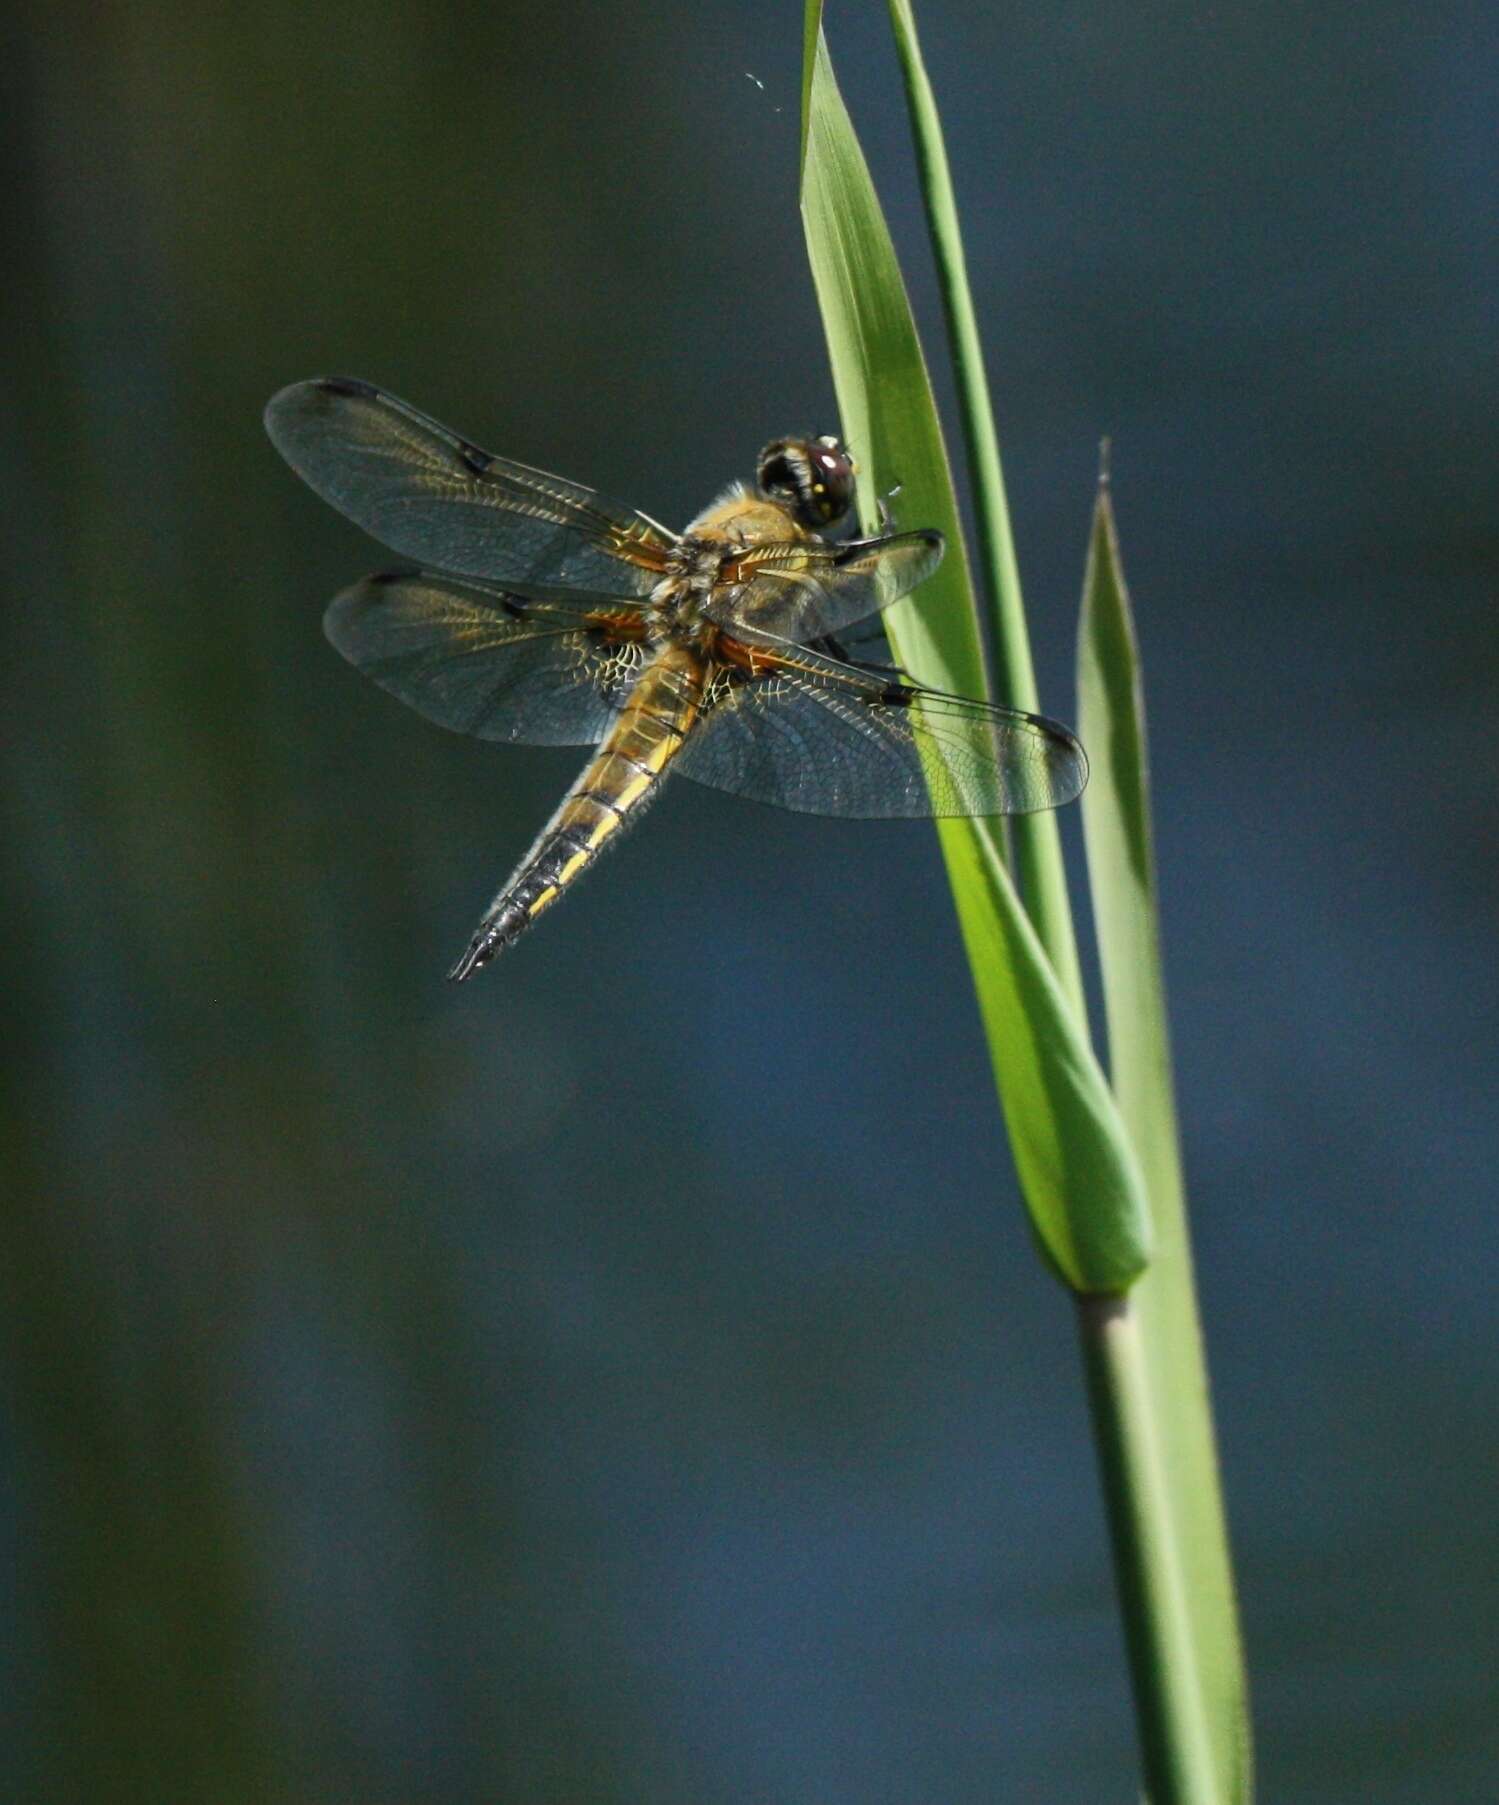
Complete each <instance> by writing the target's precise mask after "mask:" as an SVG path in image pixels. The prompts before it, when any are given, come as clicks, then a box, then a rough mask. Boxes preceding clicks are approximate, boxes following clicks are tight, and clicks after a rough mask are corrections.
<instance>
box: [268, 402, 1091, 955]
mask: <svg viewBox="0 0 1499 1805" xmlns="http://www.w3.org/2000/svg"><path fill="white" fill-rule="evenodd" d="M265 417H266V428H267V430H268V432H269V433H270V436H271V439H272V442H273V443H274V444H275V446H276V449H277V450H278V451H279V452H280V453H281V455H282V456H283V457H284V458H285V459H286V461H287V463H289V464H290V465H291V467H292V469H293V470H295V471H296V472H297V474H298V475H299V476H300V477H302V478H303V480H304V481H305V482H307V483H308V484H309V485H310V486H311V487H312V488H313V489H314V490H315V491H316V492H317V493H318V494H319V495H320V496H322V497H323V499H324V500H325V501H328V502H331V503H332V505H333V506H334V507H335V508H337V509H338V510H339V511H340V512H341V513H343V514H344V515H346V516H347V517H348V518H349V519H350V520H352V521H353V522H354V523H355V524H356V525H358V526H360V527H362V528H363V529H364V530H365V531H366V532H368V533H369V534H371V535H372V536H373V537H374V538H376V539H378V540H380V541H381V542H382V543H383V544H384V545H385V546H387V547H388V548H389V549H390V550H392V551H394V552H396V553H397V554H399V555H400V556H401V557H403V558H406V559H409V560H411V561H412V562H413V563H414V565H415V568H403V569H397V570H386V571H382V572H379V573H377V574H376V575H373V576H369V577H366V578H364V580H363V581H362V582H359V583H356V584H354V585H353V587H352V588H349V589H345V590H344V591H343V592H342V593H341V594H339V595H338V596H336V597H335V598H334V600H333V601H332V603H331V604H330V605H329V607H328V610H327V614H326V616H325V618H324V627H325V630H326V632H327V635H328V638H329V639H330V640H331V641H332V643H333V645H334V646H335V647H336V649H337V650H338V651H339V652H341V653H342V654H343V656H344V657H345V658H346V659H347V660H348V661H349V662H350V664H352V665H354V666H355V667H356V668H357V669H358V670H360V671H362V672H364V674H365V675H366V676H367V677H370V678H372V679H373V680H374V681H375V682H376V683H377V684H379V685H380V686H381V688H383V689H385V690H388V691H389V692H390V693H391V694H392V695H394V696H396V697H398V698H399V699H400V700H401V701H402V702H405V703H407V704H409V706H411V707H412V708H414V709H416V710H417V711H418V712H419V713H420V714H422V715H424V716H426V718H427V719H428V720H430V721H435V722H436V723H437V724H438V725H439V726H442V727H447V728H451V729H454V730H456V731H458V732H460V733H466V734H472V735H475V736H477V737H478V738H479V739H483V740H495V741H502V742H508V743H510V744H517V745H540V746H591V747H593V749H594V750H593V754H592V756H591V758H590V759H589V761H588V763H587V765H586V766H585V767H584V769H583V771H582V773H581V774H580V775H579V777H578V778H577V781H576V782H575V783H574V784H573V785H572V787H571V789H569V790H568V792H567V794H566V795H565V796H564V797H563V799H562V802H561V805H560V806H559V807H558V808H557V810H556V812H555V813H554V814H553V815H552V817H551V819H550V820H549V821H548V822H547V824H546V826H545V827H543V828H542V830H541V833H540V834H539V835H538V837H537V838H536V840H535V842H534V844H533V845H532V846H531V848H530V850H529V851H528V852H527V853H526V854H525V856H524V857H523V858H522V859H521V861H520V863H519V865H518V866H517V867H516V869H515V871H514V873H513V874H512V876H511V877H510V878H509V879H508V881H507V882H506V883H505V884H504V885H503V887H502V888H501V889H500V890H499V892H498V893H497V894H496V896H495V897H494V899H493V901H492V902H491V903H490V905H489V907H488V908H487V909H486V910H485V911H484V915H483V918H482V919H481V920H480V922H479V925H478V927H477V928H476V929H475V931H474V933H473V936H472V938H471V939H470V941H469V943H468V946H467V948H466V949H465V950H464V952H463V954H462V956H461V957H460V958H459V959H458V961H457V963H456V964H455V965H454V966H453V968H452V970H451V971H450V972H449V974H448V975H449V977H450V978H453V979H456V980H459V981H461V980H463V979H466V978H469V977H471V976H472V975H473V974H474V973H475V972H477V971H479V970H480V969H481V968H482V967H484V966H486V965H487V964H489V962H490V961H491V960H492V959H494V958H495V956H496V955H497V954H499V953H500V952H502V951H503V950H504V949H505V948H507V947H509V946H511V945H512V944H513V943H514V942H515V941H516V940H517V939H518V938H519V937H520V935H521V934H522V933H523V932H524V931H525V930H526V929H527V928H528V927H529V926H530V925H531V924H532V922H534V921H535V920H536V919H537V917H538V916H540V915H541V914H542V913H543V912H544V911H545V910H547V909H549V908H551V907H552V905H553V904H554V903H555V902H556V901H557V900H558V898H559V897H561V896H562V895H563V894H564V892H565V891H566V890H567V889H568V888H569V886H570V885H572V884H573V883H574V882H575V881H576V880H577V878H578V877H579V876H580V875H581V874H582V873H583V872H584V871H586V870H587V869H588V868H589V867H590V866H591V865H592V864H593V863H594V862H595V860H596V859H597V858H598V856H599V854H600V853H601V852H602V851H603V850H604V849H605V848H606V847H608V846H610V845H612V844H613V843H614V842H615V841H617V840H618V839H619V837H620V835H621V834H622V833H623V832H624V830H625V829H626V828H627V827H628V826H630V825H631V824H632V823H633V822H634V821H635V820H637V819H638V817H639V816H640V814H641V812H642V810H643V809H644V808H645V806H646V805H647V804H648V803H649V802H650V801H651V800H652V799H653V798H654V797H655V795H656V794H657V792H658V791H659V790H660V788H661V785H662V783H663V782H664V780H665V779H666V778H667V777H668V776H669V775H671V774H672V773H678V774H680V775H681V776H683V777H689V778H692V779H693V780H694V781H695V782H697V783H700V784H705V785H707V786H709V787H710V788H712V789H716V790H725V791H730V792H732V793H734V794H735V795H739V796H747V797H749V798H751V799H752V800H754V801H756V802H765V803H772V804H774V805H776V806H778V807H780V808H784V809H794V810H798V811H800V812H802V813H806V814H813V815H837V816H850V817H857V818H861V819H890V818H896V817H931V816H980V815H1014V814H1026V813H1030V812H1032V811H1035V810H1038V809H1050V808H1056V807H1058V806H1060V805H1061V804H1063V803H1066V802H1070V801H1071V800H1073V798H1074V797H1076V796H1078V795H1079V794H1080V793H1081V791H1082V789H1083V786H1084V784H1085V783H1086V782H1087V776H1088V761H1087V759H1086V757H1085V756H1084V753H1083V749H1082V747H1081V746H1080V745H1079V744H1078V742H1077V740H1076V739H1075V738H1074V736H1073V735H1072V734H1071V733H1070V732H1069V731H1068V729H1067V728H1066V727H1064V726H1062V725H1060V724H1059V723H1058V722H1056V721H1050V720H1046V719H1045V718H1043V717H1041V716H1039V715H1033V714H1026V713H1023V712H1021V711H1020V710H1018V709H1013V708H1005V707H999V706H996V705H994V704H991V703H987V702H980V701H975V700H971V699H969V698H967V697H963V696H955V695H947V694H944V693H943V692H941V691H939V690H934V689H927V688H924V687H922V686H921V685H920V684H917V683H914V682H912V681H911V680H910V678H909V677H908V676H907V675H906V673H905V672H903V671H902V670H901V669H899V668H898V667H897V666H894V665H891V664H886V663H876V662H871V661H866V660H863V659H860V658H858V657H856V656H853V655H852V654H851V653H850V652H849V651H848V649H847V648H846V646H845V645H844V643H843V639H842V638H840V635H844V636H846V635H847V634H848V632H849V630H850V629H852V628H855V627H857V626H858V625H859V623H861V622H865V621H868V620H870V619H871V617H877V616H878V615H879V614H880V612H881V611H882V610H883V609H885V608H887V607H888V606H889V605H890V604H891V603H892V602H894V601H897V600H898V599H899V598H900V597H902V596H905V595H909V594H910V593H911V591H912V590H914V589H915V588H916V587H917V586H918V585H919V584H920V583H922V582H923V581H924V580H925V579H926V578H927V577H929V576H930V575H931V573H932V572H933V571H934V570H935V569H936V568H937V565H938V563H939V562H940V560H941V558H942V553H943V538H942V535H941V533H939V532H936V531H934V530H931V529H923V530H919V531H913V532H896V531H892V530H883V531H881V532H880V533H879V534H877V535H875V536H873V537H864V538H860V537H854V538H843V539H840V538H837V537H835V536H832V534H831V533H830V529H834V528H836V527H837V525H838V523H839V522H840V521H841V520H842V519H843V518H844V516H845V515H846V514H847V513H848V511H849V508H850V506H851V504H852V502H853V499H854V493H855V481H856V469H855V465H854V461H853V458H852V457H851V456H850V454H849V452H848V451H847V449H846V448H845V447H844V446H843V445H842V444H841V443H840V442H839V441H838V439H836V438H834V437H832V436H826V435H825V436H821V437H807V438H785V439H776V440H774V441H772V442H771V443H770V444H769V445H767V446H766V447H765V449H764V450H763V451H762V452H761V454H760V458H759V462H758V465H757V471H756V479H755V481H754V482H753V483H746V482H736V483H733V484H731V485H730V486H729V487H728V488H726V489H725V490H724V491H723V492H722V493H721V494H719V495H718V497H717V498H716V499H715V500H714V501H712V502H711V503H710V504H709V505H708V506H707V507H706V508H705V509H703V511H702V512H701V513H700V514H698V515H697V517H696V518H695V519H694V520H692V521H690V522H689V523H688V525H687V526H686V527H685V528H684V529H683V531H682V532H681V533H674V532H672V531H670V530H669V529H668V528H666V527H664V526H662V525H661V524H660V523H659V522H657V521H655V520H652V519H651V518H650V517H649V516H648V515H646V514H642V513H638V512H636V511H635V510H634V509H632V508H627V507H622V506H620V505H618V504H617V503H615V502H611V501H608V500H606V499H605V498H604V497H603V496H602V495H600V494H598V493H597V492H596V491H595V490H593V489H590V488H586V487H584V486H583V485H581V484H578V483H573V482H568V481H566V480H565V479H563V478H562V477H557V476H550V475H548V474H547V473H546V472H545V471H542V470H536V469H533V468H531V467H530V466H529V465H526V464H519V463H513V462H511V461H510V460H508V459H506V458H501V457H496V456H494V455H492V454H491V453H489V452H487V451H481V450H480V449H479V447H478V446H477V445H475V444H473V443H472V442H471V441H469V440H468V439H465V438H463V437H462V436H461V435H460V434H458V433H455V432H452V431H450V430H449V429H448V428H447V427H445V426H441V425H439V424H438V422H437V421H435V420H433V419H430V418H428V416H427V415H425V414H423V413H420V412H419V411H418V410H417V409H416V408H414V407H412V406H410V405H409V404H408V403H407V402H404V401H400V400H397V399H396V397H395V396H394V395H390V394H387V393H385V392H384V391H383V390H381V389H378V388H376V387H375V386H374V385H373V384H371V383H368V382H361V381H357V380H354V379H352V378H347V377H321V378H318V379H315V380H313V381H310V382H298V383H293V384H292V385H291V386H290V387H289V388H285V389H282V390H281V392H280V393H279V394H277V395H276V396H275V397H274V398H273V399H272V400H271V402H270V404H269V406H268V407H267V409H266V416H265ZM886 524H887V526H888V522H887V523H886Z"/></svg>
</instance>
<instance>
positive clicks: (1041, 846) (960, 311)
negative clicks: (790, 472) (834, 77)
mask: <svg viewBox="0 0 1499 1805" xmlns="http://www.w3.org/2000/svg"><path fill="white" fill-rule="evenodd" d="M890 19H891V24H892V26H893V27H894V31H895V45H896V50H897V52H898V54H899V57H900V66H901V73H902V75H903V76H904V78H905V84H906V100H907V104H908V106H909V108H910V113H911V134H912V139H913V141H914V143H915V147H916V162H917V168H918V171H919V173H920V177H921V186H922V192H923V194H924V196H925V201H926V217H927V226H928V229H929V231H930V233H931V240H932V254H933V258H934V260H935V263H936V268H937V281H938V285H939V287H940V288H941V291H942V305H943V309H944V312H945V313H946V316H947V330H948V336H949V338H950V339H951V342H952V352H953V369H954V373H955V375H956V378H957V385H958V397H959V403H960V406H959V417H960V420H961V424H962V432H963V445H964V450H965V452H966V454H967V458H968V468H969V472H970V474H971V475H972V478H973V516H974V527H975V536H976V538H977V540H978V560H977V564H978V570H979V575H980V581H981V583H982V586H983V590H984V594H985V597H986V600H987V602H988V605H989V611H990V615H991V618H992V620H993V623H994V632H993V633H992V634H991V635H990V637H989V644H990V645H991V646H992V648H993V656H994V661H995V665H996V669H995V671H994V678H993V684H992V688H993V691H994V692H995V693H994V699H995V700H996V701H1000V702H1006V703H1008V704H1009V705H1010V706H1011V707H1013V708H1024V709H1028V710H1029V711H1030V712H1031V713H1032V714H1036V713H1039V712H1040V701H1039V698H1038V695H1037V691H1036V673H1035V666H1034V664H1033V662H1032V660H1031V645H1030V635H1029V634H1028V633H1027V631H1026V624H1025V603H1024V600H1023V598H1022V595H1021V589H1020V566H1019V562H1018V560H1017V558H1016V556H1015V538H1014V534H1013V532H1012V531H1011V527H1010V506H1009V502H1008V500H1007V498H1006V496H1005V485H1004V473H1003V469H1002V467H1001V465H1000V458H999V434H998V432H997V431H996V430H995V425H994V409H993V406H992V405H991V402H990V398H989V379H988V376H987V375H986V373H985V370H984V352H983V346H982V344H981V343H980V340H979V329H978V319H977V316H976V315H975V313H974V309H973V295H972V292H971V290H970V289H969V286H968V263H967V259H966V257H965V256H964V253H963V238H962V233H961V231H960V230H959V227H958V203H957V196H956V195H955V193H954V192H953V184H952V172H951V170H950V169H949V167H948V162H947V146H946V143H945V142H944V140H943V136H942V124H941V121H940V119H939V118H938V115H937V103H936V100H935V98H934V97H933V94H932V84H931V82H930V80H929V79H928V77H927V72H926V65H925V64H924V63H923V62H922V59H921V46H920V44H919V42H918V41H917V37H916V20H915V18H914V16H913V15H912V12H911V7H910V4H909V0H890ZM1009 833H1010V843H1011V845H1012V846H1013V847H1014V850H1015V863H1016V866H1017V868H1018V875H1019V879H1020V891H1021V895H1022V896H1023V897H1024V898H1025V905H1026V910H1027V912H1028V913H1029V915H1030V917H1031V920H1032V921H1033V922H1034V923H1035V925H1036V932H1037V933H1038V934H1039V935H1040V937H1041V944H1042V946H1044V947H1045V948H1046V953H1047V957H1048V958H1049V959H1050V960H1051V963H1052V966H1053V968H1054V970H1055V971H1056V974H1057V976H1058V978H1059V979H1060V980H1061V983H1062V988H1063V990H1064V991H1066V993H1067V996H1068V998H1069V1000H1070V1001H1071V1003H1072V1006H1073V1008H1074V1009H1076V1011H1077V1013H1078V1019H1079V1020H1080V1021H1082V1022H1086V1021H1087V1007H1086V1004H1085V1003H1084V1000H1083V979H1082V971H1081V969H1080V967H1079V965H1078V957H1077V938H1076V935H1075V934H1074V933H1073V928H1072V905H1071V903H1070V901H1069V899H1068V895H1067V875H1066V871H1065V868H1064V866H1063V864H1062V843H1061V835H1060V832H1059V831H1058V827H1057V820H1056V816H1055V815H1052V814H1040V815H1022V816H1019V817H1017V818H1016V819H1015V820H1013V821H1011V822H1010V824H1009Z"/></svg>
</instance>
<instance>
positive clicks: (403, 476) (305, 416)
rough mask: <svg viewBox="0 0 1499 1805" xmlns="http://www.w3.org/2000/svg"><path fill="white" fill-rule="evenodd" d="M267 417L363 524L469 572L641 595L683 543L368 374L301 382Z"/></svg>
mask: <svg viewBox="0 0 1499 1805" xmlns="http://www.w3.org/2000/svg"><path fill="white" fill-rule="evenodd" d="M265 424H266V431H267V432H268V433H269V434H270V435H271V440H272V442H273V444H274V445H275V447H276V449H277V450H278V451H279V452H280V453H281V455H282V457H284V458H285V459H286V461H287V463H288V464H290V465H291V467H292V469H293V470H295V471H296V473H297V474H298V476H300V477H301V478H302V479H303V480H304V481H305V482H307V483H308V484H309V485H310V486H311V487H312V488H314V489H316V491H317V492H318V494H319V495H321V496H322V497H323V499H324V500H325V501H329V502H331V503H332V504H333V506H334V507H335V508H337V509H338V510H339V511H340V512H341V513H343V514H347V515H348V517H349V519H350V520H352V521H354V522H355V524H356V525H358V526H362V527H363V528H364V530H365V531H366V532H367V533H371V534H373V535H374V537H375V538H376V539H379V540H381V541H382V542H383V543H384V544H386V545H388V546H390V548H391V549H392V550H393V551H397V552H400V553H401V554H402V555H403V556H405V557H408V558H414V559H416V560H417V561H418V562H420V563H424V564H435V565H437V566H439V567H440V568H441V569H443V570H452V571H457V572H459V573H460V574H461V575H463V576H469V577H481V578H483V577H489V578H494V579H496V580H498V581H500V582H504V583H566V584H573V585H576V586H577V587H579V588H584V589H588V588H600V589H604V590H608V591H610V592H615V591H624V592H626V593H628V594H631V595H639V594H643V593H644V592H645V591H646V590H648V589H649V588H650V587H651V585H652V584H653V583H654V582H655V581H656V579H657V578H658V577H659V576H660V574H661V570H662V565H663V560H664V557H665V553H666V550H667V549H668V547H669V546H670V545H671V543H672V539H671V535H670V534H669V533H667V532H666V530H665V529H664V528H662V527H659V526H657V525H656V523H655V522H654V521H652V520H648V519H647V518H646V516H645V515H643V514H637V513H634V512H633V511H632V510H630V509H628V508H621V507H617V506H616V505H615V504H614V503H612V502H608V501H605V500H604V498H603V497H602V496H600V495H597V494H595V493H594V491H593V490H592V489H585V488H583V487H581V486H580V485H579V484H577V483H570V482H566V481H564V480H563V479H562V478H561V477H559V476H548V475H547V473H546V472H545V471H543V470H532V469H530V468H529V467H528V466H527V465H525V464H513V463H510V462H509V461H507V460H506V459H505V458H498V457H493V456H491V455H490V453H488V452H487V451H481V450H480V449H479V448H478V446H477V445H471V444H470V443H469V442H468V440H467V439H463V438H460V437H459V436H458V434H457V433H454V432H450V431H449V430H448V429H447V427H445V426H439V425H438V423H437V422H436V421H435V420H429V419H428V418H427V416H426V415H425V414H422V413H418V411H417V410H416V409H415V408H414V407H410V406H408V405H407V403H406V402H404V401H398V400H397V399H396V398H395V396H393V395H386V394H383V393H382V392H381V391H380V390H379V389H377V388H375V387H373V386H372V385H371V384H370V383H367V382H357V381H354V380H353V379H351V378H346V377H335V376H329V377H320V378H318V379H317V380H316V381H313V382H295V383H293V384H292V385H291V387H290V388H285V389H282V391H281V393H280V394H279V395H276V396H275V397H274V398H273V399H272V401H271V403H270V405H269V406H268V407H267V408H266V410H265Z"/></svg>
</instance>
